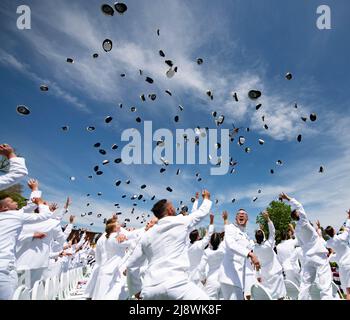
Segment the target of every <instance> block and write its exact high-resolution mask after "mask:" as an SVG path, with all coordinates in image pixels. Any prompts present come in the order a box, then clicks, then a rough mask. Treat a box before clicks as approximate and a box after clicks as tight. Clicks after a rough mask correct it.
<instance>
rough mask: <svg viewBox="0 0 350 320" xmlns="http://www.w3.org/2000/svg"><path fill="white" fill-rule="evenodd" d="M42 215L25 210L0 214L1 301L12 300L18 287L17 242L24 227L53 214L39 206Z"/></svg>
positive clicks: (44, 207)
mask: <svg viewBox="0 0 350 320" xmlns="http://www.w3.org/2000/svg"><path fill="white" fill-rule="evenodd" d="M39 210H40V213H39V214H34V213H25V212H24V210H23V209H21V210H12V211H6V212H0V300H9V299H11V298H12V296H13V293H14V291H15V290H16V287H17V282H18V278H17V272H16V269H15V268H16V255H15V250H16V242H17V239H18V236H19V235H20V233H21V231H22V228H23V225H24V224H28V223H36V222H39V221H43V220H47V219H49V218H50V217H51V212H50V211H49V210H47V206H42V205H40V206H39Z"/></svg>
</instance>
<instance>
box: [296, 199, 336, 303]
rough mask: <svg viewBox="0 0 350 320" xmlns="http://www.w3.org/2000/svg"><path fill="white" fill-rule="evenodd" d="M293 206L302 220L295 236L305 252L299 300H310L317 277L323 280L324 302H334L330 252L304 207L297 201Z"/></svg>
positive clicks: (297, 224)
mask: <svg viewBox="0 0 350 320" xmlns="http://www.w3.org/2000/svg"><path fill="white" fill-rule="evenodd" d="M290 202H291V204H292V205H293V206H294V207H295V208H296V209H297V210H298V212H299V217H300V219H299V220H298V221H297V222H296V228H295V235H296V237H297V239H298V243H299V245H300V247H301V248H302V251H303V268H302V275H301V284H300V293H299V300H310V288H311V285H312V284H313V282H314V281H315V278H316V275H317V274H318V276H319V277H320V278H322V281H321V282H320V283H319V288H320V290H321V299H322V300H332V299H333V296H332V277H331V276H329V275H331V268H330V265H329V262H328V258H327V254H328V250H327V248H326V246H325V241H324V240H323V239H321V238H320V237H319V235H318V233H317V231H316V230H315V229H314V227H313V226H312V225H311V223H310V222H309V220H308V219H307V216H306V213H305V210H304V208H303V206H302V205H301V204H300V203H299V202H298V201H297V200H295V199H291V200H290Z"/></svg>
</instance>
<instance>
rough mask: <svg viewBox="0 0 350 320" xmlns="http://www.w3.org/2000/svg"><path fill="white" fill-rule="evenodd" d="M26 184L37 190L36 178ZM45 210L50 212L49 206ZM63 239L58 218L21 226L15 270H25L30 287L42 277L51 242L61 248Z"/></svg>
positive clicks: (47, 261) (34, 190) (45, 268)
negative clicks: (55, 242)
mask: <svg viewBox="0 0 350 320" xmlns="http://www.w3.org/2000/svg"><path fill="white" fill-rule="evenodd" d="M28 186H29V187H30V188H31V190H32V193H34V192H38V191H39V184H38V181H36V180H30V181H29V182H28ZM47 210H48V211H50V212H52V210H50V207H49V206H47ZM33 214H37V213H33ZM65 240H66V239H65V237H64V234H63V232H62V228H61V225H60V220H58V219H48V220H45V221H41V222H38V223H35V224H30V225H25V226H23V229H22V232H21V234H20V235H19V237H18V241H17V245H16V259H17V271H26V272H27V275H28V276H29V279H27V280H28V281H27V283H26V284H27V286H28V287H29V288H32V287H33V285H34V283H35V282H36V281H38V280H42V279H43V275H44V272H45V271H46V270H47V268H48V266H49V257H50V246H51V242H52V241H57V242H58V243H59V244H60V246H61V248H62V249H63V244H64V242H65Z"/></svg>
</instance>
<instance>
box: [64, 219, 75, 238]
mask: <svg viewBox="0 0 350 320" xmlns="http://www.w3.org/2000/svg"><path fill="white" fill-rule="evenodd" d="M74 219H75V216H70V217H69V224H68V225H67V227H66V229H64V231H63V234H64V237H65V239H66V240H67V239H68V238H69V235H70V234H71V232H72V230H73V223H74Z"/></svg>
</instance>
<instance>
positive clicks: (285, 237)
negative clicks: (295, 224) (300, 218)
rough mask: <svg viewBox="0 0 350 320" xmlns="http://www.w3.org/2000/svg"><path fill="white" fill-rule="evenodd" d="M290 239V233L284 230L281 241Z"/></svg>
mask: <svg viewBox="0 0 350 320" xmlns="http://www.w3.org/2000/svg"><path fill="white" fill-rule="evenodd" d="M288 239H289V235H288V231H287V230H282V231H281V240H288Z"/></svg>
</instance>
